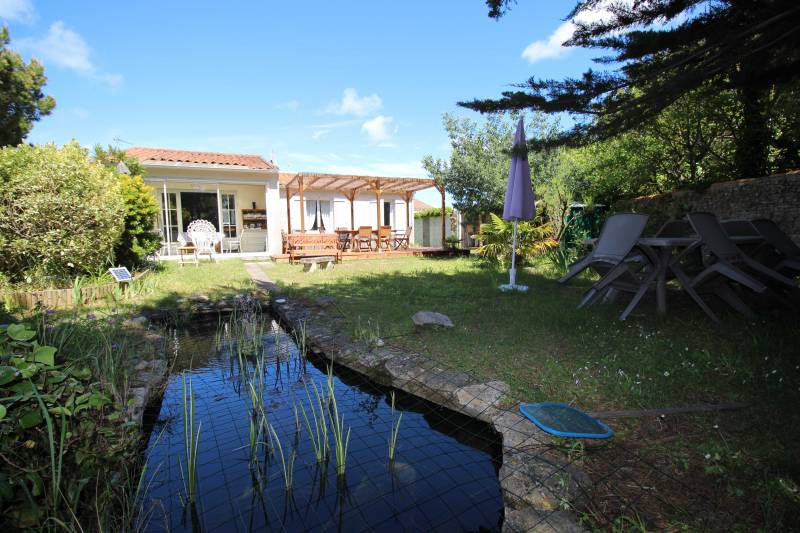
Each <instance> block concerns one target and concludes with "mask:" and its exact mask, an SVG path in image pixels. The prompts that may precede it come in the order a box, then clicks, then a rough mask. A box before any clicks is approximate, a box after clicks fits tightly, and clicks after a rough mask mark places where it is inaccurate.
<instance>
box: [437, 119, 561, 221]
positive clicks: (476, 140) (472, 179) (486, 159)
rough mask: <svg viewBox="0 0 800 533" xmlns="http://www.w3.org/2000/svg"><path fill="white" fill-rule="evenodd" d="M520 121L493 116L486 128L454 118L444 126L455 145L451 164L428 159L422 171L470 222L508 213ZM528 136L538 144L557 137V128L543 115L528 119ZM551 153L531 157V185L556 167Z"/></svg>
mask: <svg viewBox="0 0 800 533" xmlns="http://www.w3.org/2000/svg"><path fill="white" fill-rule="evenodd" d="M518 118H519V115H518V114H517V115H507V116H506V115H502V114H492V115H489V116H487V118H486V121H484V122H483V124H479V123H478V122H476V121H474V120H471V119H468V118H457V117H455V116H453V115H451V114H449V113H445V114H444V115H443V117H442V123H443V125H444V128H445V130H446V131H447V135H448V137H449V139H450V147H451V152H450V158H449V160H443V159H435V158H433V157H432V156H425V157H424V158H423V160H422V166H423V167H424V168H425V170H427V171H428V173H429V174H430V175H431V177H433V178H434V179H436V180H437V181H439V182H441V183H444V186H445V189H446V190H447V192H448V193H450V195H451V196H452V197H453V206H454V207H455V208H456V209H458V210H459V211H461V212H462V213H465V214H466V215H467V216H469V217H473V218H477V217H479V216H481V215H485V214H487V213H499V212H501V211H502V210H503V200H504V198H505V192H506V185H507V182H508V168H509V164H510V163H511V148H512V146H513V144H514V130H515V128H516V121H517V119H518ZM525 125H526V132H527V133H526V134H527V135H528V136H533V137H536V138H539V137H546V136H550V135H553V134H554V133H555V132H556V130H557V123H556V122H555V121H554V120H552V119H548V118H547V117H546V116H545V115H543V114H530V115H526V116H525ZM553 154H554V153H553V151H552V150H540V151H536V152H531V153H530V154H528V159H529V161H530V164H531V176H532V180H533V181H534V182H536V181H537V180H538V179H539V177H540V175H541V174H542V173H543V172H546V171H547V170H548V169H549V168H550V167H551V166H552V164H553V163H552V161H551V159H552V157H553Z"/></svg>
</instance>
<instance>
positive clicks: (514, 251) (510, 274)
mask: <svg viewBox="0 0 800 533" xmlns="http://www.w3.org/2000/svg"><path fill="white" fill-rule="evenodd" d="M516 259H517V219H514V236H513V238H512V239H511V270H509V271H508V277H509V278H510V280H509V284H510V285H511V286H512V287H513V286H514V285H516V284H517V269H516V263H517V261H516Z"/></svg>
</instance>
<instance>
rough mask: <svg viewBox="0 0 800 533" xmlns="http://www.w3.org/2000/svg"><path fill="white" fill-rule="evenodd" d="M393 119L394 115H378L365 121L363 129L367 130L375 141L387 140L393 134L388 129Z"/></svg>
mask: <svg viewBox="0 0 800 533" xmlns="http://www.w3.org/2000/svg"><path fill="white" fill-rule="evenodd" d="M392 120H393V119H392V117H386V116H383V115H378V116H377V117H375V118H371V119H369V120H368V121H366V122H365V123H363V124H362V125H361V129H362V130H363V131H365V132H367V135H368V136H369V138H370V139H371V140H372V141H374V142H382V141H387V140H389V137H390V136H391V134H390V133H389V132H388V131H386V126H388V125H389V124H390V123H391V122H392Z"/></svg>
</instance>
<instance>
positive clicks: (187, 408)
mask: <svg viewBox="0 0 800 533" xmlns="http://www.w3.org/2000/svg"><path fill="white" fill-rule="evenodd" d="M181 378H182V381H183V448H184V453H185V454H186V467H185V468H184V466H183V463H182V462H180V459H179V463H180V470H181V478H182V480H183V485H184V492H185V496H186V502H187V503H190V504H193V503H195V501H196V500H197V449H198V445H199V444H200V430H201V429H202V427H203V422H202V421H201V422H200V423H199V424H198V425H197V430H196V431H195V424H194V390H193V389H192V379H191V378H189V380H188V386H187V379H186V373H184V374H183V375H182V376H181ZM184 470H185V472H184Z"/></svg>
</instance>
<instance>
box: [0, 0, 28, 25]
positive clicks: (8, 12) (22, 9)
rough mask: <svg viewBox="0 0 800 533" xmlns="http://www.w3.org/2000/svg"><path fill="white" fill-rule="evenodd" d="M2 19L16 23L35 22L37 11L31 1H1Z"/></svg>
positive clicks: (0, 11) (0, 14)
mask: <svg viewBox="0 0 800 533" xmlns="http://www.w3.org/2000/svg"><path fill="white" fill-rule="evenodd" d="M0 18H3V19H6V20H13V21H16V22H24V23H28V22H33V20H34V19H35V18H36V10H35V9H34V7H33V2H31V0H0Z"/></svg>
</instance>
